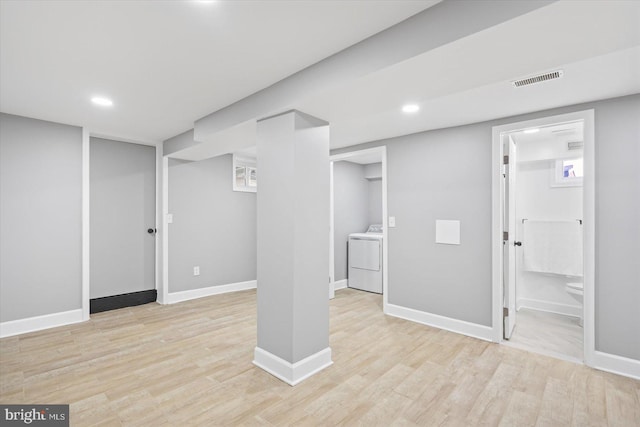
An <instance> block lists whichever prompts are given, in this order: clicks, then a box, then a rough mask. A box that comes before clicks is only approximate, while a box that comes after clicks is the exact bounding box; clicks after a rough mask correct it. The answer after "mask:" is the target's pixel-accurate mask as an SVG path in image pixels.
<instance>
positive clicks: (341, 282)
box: [333, 279, 349, 291]
mask: <svg viewBox="0 0 640 427" xmlns="http://www.w3.org/2000/svg"><path fill="white" fill-rule="evenodd" d="M348 285H349V281H348V280H347V279H342V280H336V281H335V282H333V289H334V290H336V291H337V290H338V289H344V288H346V287H347V286H348Z"/></svg>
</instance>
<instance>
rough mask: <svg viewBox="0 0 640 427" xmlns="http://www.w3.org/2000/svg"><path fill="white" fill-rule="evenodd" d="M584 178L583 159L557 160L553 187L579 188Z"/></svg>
mask: <svg viewBox="0 0 640 427" xmlns="http://www.w3.org/2000/svg"><path fill="white" fill-rule="evenodd" d="M583 178H584V162H583V159H582V158H577V159H559V160H556V167H555V170H554V174H553V180H552V184H551V186H552V187H579V186H581V185H582V180H583Z"/></svg>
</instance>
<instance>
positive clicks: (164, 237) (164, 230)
mask: <svg viewBox="0 0 640 427" xmlns="http://www.w3.org/2000/svg"><path fill="white" fill-rule="evenodd" d="M161 203H162V227H161V228H160V236H161V238H160V244H161V245H162V254H161V257H162V262H161V267H162V280H161V281H160V282H159V283H158V285H159V286H160V288H159V289H158V302H159V303H160V304H169V302H168V299H169V157H166V156H163V157H162V200H161ZM156 244H157V242H156Z"/></svg>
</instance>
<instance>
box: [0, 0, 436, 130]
mask: <svg viewBox="0 0 640 427" xmlns="http://www.w3.org/2000/svg"><path fill="white" fill-rule="evenodd" d="M438 1H439V0H411V1H407V0H388V1H385V0H382V1H381V0H378V1H357V0H354V1H350V0H346V1H345V0H343V1H276V0H269V1H209V2H204V1H189V0H187V1H73V0H72V1H58V0H49V1H21V0H19V1H11V0H2V1H0V110H1V111H3V112H7V113H11V114H18V115H23V116H28V117H34V118H39V119H45V120H51V121H56V122H61V123H68V124H73V125H78V126H86V127H87V128H89V129H90V130H91V132H92V133H94V134H98V135H104V136H110V137H117V138H121V139H125V140H132V141H138V142H148V143H154V142H157V141H162V140H164V139H167V138H169V137H172V136H174V135H176V134H178V133H181V132H184V131H186V130H188V129H190V128H192V127H193V122H194V121H195V120H197V119H199V118H200V117H202V116H204V115H206V114H209V113H212V112H214V111H216V110H218V109H220V108H222V107H225V106H227V105H228V104H231V103H233V102H235V101H237V100H239V99H241V98H243V97H245V96H248V95H250V94H252V93H254V92H256V91H258V90H260V89H262V88H264V87H266V86H268V85H270V84H273V83H275V82H276V81H278V80H280V79H282V78H285V77H286V76H288V75H290V74H292V73H294V72H296V71H299V70H300V69H302V68H304V67H307V66H309V65H311V64H313V63H315V62H317V61H319V60H321V59H323V58H325V57H327V56H329V55H331V54H333V53H336V52H338V51H340V50H342V49H344V48H346V47H348V46H350V45H352V44H354V43H357V42H359V41H361V40H363V39H365V38H367V37H369V36H371V35H373V34H375V33H377V32H379V31H381V30H383V29H385V28H387V27H389V26H391V25H393V24H396V23H398V22H400V21H402V20H404V19H406V18H408V17H409V16H411V15H413V14H415V13H417V12H419V11H421V10H423V9H425V8H427V7H429V6H431V5H433V4H435V3H438ZM94 95H103V96H107V97H110V98H111V99H113V102H114V106H113V107H112V108H108V109H99V108H96V107H94V106H92V105H91V103H90V101H89V99H90V98H91V97H92V96H94Z"/></svg>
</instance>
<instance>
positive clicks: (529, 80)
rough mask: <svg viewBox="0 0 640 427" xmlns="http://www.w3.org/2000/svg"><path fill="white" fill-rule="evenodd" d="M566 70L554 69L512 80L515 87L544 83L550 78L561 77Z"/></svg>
mask: <svg viewBox="0 0 640 427" xmlns="http://www.w3.org/2000/svg"><path fill="white" fill-rule="evenodd" d="M563 74H564V72H563V71H562V70H557V71H552V72H550V73H545V74H539V75H537V76H531V77H527V78H525V79H520V80H515V81H513V82H511V84H512V85H513V86H514V87H522V86H529V85H532V84H535V83H542V82H546V81H548V80H554V79H559V78H560V77H562V75H563Z"/></svg>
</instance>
